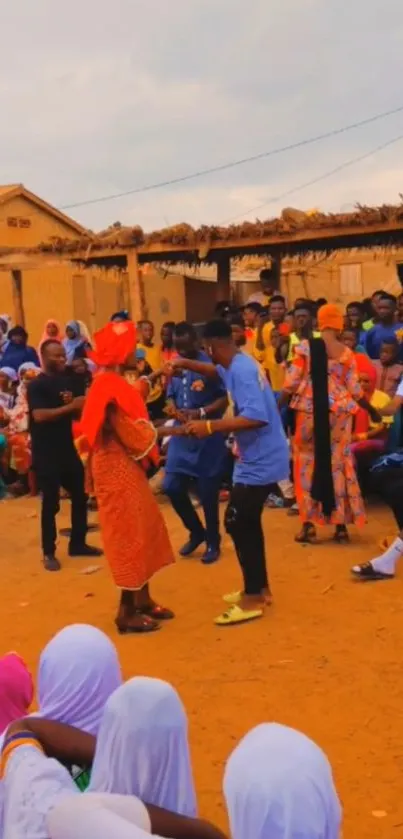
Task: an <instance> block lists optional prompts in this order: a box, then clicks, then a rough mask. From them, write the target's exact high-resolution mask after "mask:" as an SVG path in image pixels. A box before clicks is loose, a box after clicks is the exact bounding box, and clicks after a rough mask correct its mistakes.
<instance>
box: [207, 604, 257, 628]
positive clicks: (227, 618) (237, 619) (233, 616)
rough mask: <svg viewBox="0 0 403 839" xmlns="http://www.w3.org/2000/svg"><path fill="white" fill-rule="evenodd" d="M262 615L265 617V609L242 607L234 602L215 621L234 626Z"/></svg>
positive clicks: (222, 624)
mask: <svg viewBox="0 0 403 839" xmlns="http://www.w3.org/2000/svg"><path fill="white" fill-rule="evenodd" d="M261 617H263V609H241V607H240V606H236V605H235V604H234V605H233V606H230V607H229V609H227V611H226V612H223V614H222V615H220V616H219V617H218V618H216V619H215V621H214V623H215V624H216V625H217V626H233V625H235V624H237V623H246V622H247V621H253V620H256V618H261Z"/></svg>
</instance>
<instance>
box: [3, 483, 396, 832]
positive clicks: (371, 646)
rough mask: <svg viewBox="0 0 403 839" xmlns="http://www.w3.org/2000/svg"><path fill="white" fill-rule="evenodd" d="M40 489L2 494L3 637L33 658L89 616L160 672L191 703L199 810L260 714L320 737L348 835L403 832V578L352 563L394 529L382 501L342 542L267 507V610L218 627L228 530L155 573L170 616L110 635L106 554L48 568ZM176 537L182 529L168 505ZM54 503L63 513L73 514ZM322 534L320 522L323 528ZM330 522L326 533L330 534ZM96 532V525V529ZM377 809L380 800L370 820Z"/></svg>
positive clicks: (64, 518)
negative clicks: (303, 539) (354, 568)
mask: <svg viewBox="0 0 403 839" xmlns="http://www.w3.org/2000/svg"><path fill="white" fill-rule="evenodd" d="M38 510H39V505H38V502H37V500H35V499H29V500H27V499H22V500H18V501H7V502H3V503H2V504H0V526H1V533H2V540H1V541H2V546H1V552H0V565H1V582H2V594H3V599H2V607H1V618H0V628H1V639H2V644H1V650H0V652H5V651H6V650H8V649H16V650H18V651H20V652H21V653H22V655H23V656H24V657H25V658H26V660H27V662H28V663H29V665H30V666H31V667H32V668H35V667H36V664H37V661H38V655H39V652H40V650H41V648H42V647H43V645H44V644H45V643H46V641H47V640H48V639H49V638H50V637H51V635H52V634H53V633H54V632H55V631H56V630H58V629H59V628H61V627H62V626H64V625H65V624H68V623H73V622H80V621H81V622H89V623H93V624H95V625H96V626H98V627H100V628H101V629H103V630H104V631H105V632H107V633H109V634H110V635H111V637H112V638H113V640H114V641H115V642H116V644H117V647H118V650H119V653H120V656H121V662H122V666H123V670H124V675H125V677H130V676H133V675H135V674H138V673H142V674H148V675H152V676H160V677H161V678H163V679H168V680H169V681H171V682H172V683H173V684H174V685H175V686H176V688H177V689H178V690H179V692H180V694H181V696H182V698H183V700H184V702H185V705H186V707H187V710H188V714H189V720H190V730H191V745H192V753H193V760H194V769H195V776H196V783H197V789H198V794H199V801H200V809H201V812H202V813H203V814H204V815H205V816H207V817H210V818H211V819H213V820H216V821H217V822H218V823H219V824H220V825H222V826H224V825H225V823H226V819H225V812H224V807H223V801H222V795H221V783H222V775H223V766H224V762H225V760H226V758H227V756H228V755H229V753H230V752H231V750H232V749H233V748H234V746H235V744H236V742H237V741H238V740H239V738H240V737H241V736H242V735H243V734H244V733H245V732H246V731H247V730H248V729H249V728H251V727H252V726H254V725H256V724H257V723H259V722H262V721H264V720H277V721H279V722H283V723H287V724H289V725H292V726H295V727H296V728H300V729H302V730H303V731H305V732H306V733H307V734H308V735H309V736H311V737H313V738H314V739H315V740H317V742H318V743H319V744H320V745H321V746H322V747H323V748H324V749H325V751H326V752H327V754H328V755H329V758H330V760H331V763H332V765H333V769H334V772H335V776H336V782H337V787H338V790H339V793H340V796H341V799H342V801H343V805H344V812H345V824H344V836H345V837H351V839H375V837H379V839H390V837H391V836H392V835H393V836H396V837H398V836H403V799H402V796H401V785H402V777H403V715H402V708H403V666H402V633H403V599H402V584H401V580H400V579H398V580H396V581H395V582H392V583H378V584H376V585H370V584H368V585H365V586H364V585H358V584H353V583H352V582H350V579H349V573H348V572H349V567H350V565H352V564H353V563H356V562H360V561H364V560H366V559H368V558H370V557H371V556H372V555H375V554H376V552H377V542H378V540H379V538H380V537H381V536H383V535H385V534H388V535H393V534H394V526H393V522H392V520H391V517H390V515H389V513H388V512H387V511H385V510H384V509H375V510H373V511H372V512H371V522H370V524H369V525H368V526H367V527H366V528H365V530H364V531H363V532H362V533H360V534H359V535H357V534H356V533H354V540H353V543H352V545H351V546H347V547H342V548H340V547H338V546H336V545H335V544H332V543H326V544H323V545H319V546H313V547H305V548H304V547H301V546H299V545H295V544H294V542H293V536H294V533H295V532H296V529H297V527H298V520H296V519H290V518H287V516H286V514H285V512H284V511H282V510H268V511H267V512H266V513H265V529H266V537H267V544H268V554H269V563H270V573H271V581H272V586H273V592H274V596H275V604H274V606H273V607H272V609H271V610H270V612H269V613H268V615H267V618H265V619H263V620H260V621H257V622H255V623H253V624H249V625H246V626H242V627H232V628H225V629H218V628H216V627H215V626H214V625H213V623H212V619H213V618H214V616H215V615H217V614H218V612H219V611H220V610H221V601H220V595H221V594H222V593H223V592H226V591H231V590H232V589H234V588H237V587H239V576H238V571H237V564H236V561H235V559H234V557H233V554H232V550H231V547H230V543H229V541H228V540H227V538H226V540H225V545H224V557H223V559H222V561H221V562H220V563H218V564H217V565H215V566H213V567H210V568H205V567H203V566H202V565H201V564H200V563H199V562H198V561H197V560H195V559H193V560H181V561H179V562H178V564H177V566H175V567H174V568H171V569H168V570H166V571H164V572H162V573H161V575H160V576H159V577H158V578H157V580H156V583H155V586H154V589H153V590H154V594H155V595H156V596H157V598H159V599H160V600H161V602H163V603H165V604H166V605H169V606H171V607H173V608H174V610H175V611H176V613H177V619H176V620H175V621H173V622H172V623H170V624H166V625H165V626H164V627H163V629H162V630H161V631H160V632H159V633H156V634H155V635H151V636H147V637H133V636H130V637H119V636H118V635H117V634H116V632H115V629H114V624H113V618H114V610H115V606H116V601H117V593H116V591H115V589H114V587H113V584H112V581H111V579H110V576H109V572H108V569H107V567H105V563H104V562H103V561H101V563H102V566H103V567H102V570H101V571H100V572H98V573H97V574H94V575H93V576H84V575H82V574H80V573H79V570H80V569H82V568H83V567H84V568H85V567H87V566H88V565H89V564H91V563H88V561H87V560H72V559H68V558H67V557H66V549H67V540H66V539H64V538H63V537H61V538H60V544H59V551H58V553H59V556H60V559H61V560H62V562H63V571H62V573H59V574H53V575H52V574H49V573H48V574H46V573H45V572H44V571H43V570H42V568H41V565H40V552H39V548H38V528H39V519H38ZM164 512H165V513H166V516H167V520H168V523H169V527H170V532H171V537H172V541H173V544H174V546H175V547H178V546H179V545H180V544H181V541H182V540H183V531H182V528H181V525H180V524H178V522H177V519H176V517H175V516H174V515H173V513H172V512H171V510H170V508H169V507H168V506H164ZM68 513H69V509H68V502H63V508H62V513H61V514H60V516H59V524H60V525H66V524H67V523H68ZM321 534H323V538H324V537H325V535H327V530H326V531H325V530H323V531H321ZM329 535H330V534H329ZM91 541H92V542H93V543H96V544H99V534H98V533H96V534H91ZM372 811H385V812H386V814H387V815H386V816H385V817H383V818H381V819H379V818H376V817H374V816H373V815H372Z"/></svg>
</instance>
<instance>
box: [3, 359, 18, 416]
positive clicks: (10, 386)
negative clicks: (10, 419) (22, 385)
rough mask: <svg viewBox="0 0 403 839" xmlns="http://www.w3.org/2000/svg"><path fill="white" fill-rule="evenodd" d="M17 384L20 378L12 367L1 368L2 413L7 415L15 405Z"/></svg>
mask: <svg viewBox="0 0 403 839" xmlns="http://www.w3.org/2000/svg"><path fill="white" fill-rule="evenodd" d="M17 382H18V376H17V373H16V372H15V370H13V368H12V367H0V411H1V410H3V411H4V412H5V415H7V412H8V411H9V410H10V409H11V408H12V407H13V405H14V401H15V385H16V383H17Z"/></svg>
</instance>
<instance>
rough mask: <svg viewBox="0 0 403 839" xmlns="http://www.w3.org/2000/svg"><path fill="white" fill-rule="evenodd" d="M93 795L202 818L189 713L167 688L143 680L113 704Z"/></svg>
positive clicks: (101, 739) (103, 729) (102, 733)
mask: <svg viewBox="0 0 403 839" xmlns="http://www.w3.org/2000/svg"><path fill="white" fill-rule="evenodd" d="M90 790H94V791H96V792H113V793H120V794H123V795H136V796H137V797H138V798H140V799H141V801H146V802H147V803H148V804H154V805H155V806H157V807H163V808H165V809H167V810H172V811H173V812H175V813H179V814H181V815H184V816H195V815H196V812H197V802H196V794H195V789H194V783H193V773H192V766H191V762H190V754H189V744H188V723H187V718H186V713H185V710H184V707H183V705H182V702H181V700H180V699H179V696H178V694H177V693H176V691H175V690H174V688H173V687H172V686H171V685H169V684H168V683H167V682H162V681H160V680H159V679H148V678H145V677H137V678H135V679H131V680H130V681H129V682H126V683H125V684H124V685H122V687H120V688H118V690H116V691H115V693H114V694H113V696H111V698H110V699H109V700H108V702H107V703H106V707H105V711H104V714H103V717H102V722H101V726H100V729H99V733H98V738H97V745H96V751H95V759H94V764H93V767H92V773H91V784H90Z"/></svg>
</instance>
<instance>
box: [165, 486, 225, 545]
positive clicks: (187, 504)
mask: <svg viewBox="0 0 403 839" xmlns="http://www.w3.org/2000/svg"><path fill="white" fill-rule="evenodd" d="M191 483H192V479H191V478H190V477H188V475H181V474H178V473H173V472H167V473H166V474H165V478H164V484H163V491H164V492H165V494H166V495H167V496H168V498H169V499H170V501H171V504H172V506H173V508H174V510H175V512H176V513H177V514H178V516H179V518H180V519H181V520H182V522H183V524H184V525H185V527H186V529H187V530H188V531H189V533H190V534H191V535H192V536H195V537H196V538H197V537H198V536H200V538H201V539H203V536H205V540H206V542H207V544H208V545H210V546H211V547H212V548H218V547H219V546H220V523H219V515H218V499H219V494H220V484H221V477H218V478H199V479H198V480H196V481H195V489H196V492H197V494H198V496H199V498H200V501H201V504H202V507H203V512H204V518H205V521H206V528H205V529H204V527H203V524H202V522H201V520H200V518H199V516H198V515H197V513H196V510H195V508H194V507H193V504H192V502H191V500H190V498H189V489H190V488H191Z"/></svg>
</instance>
